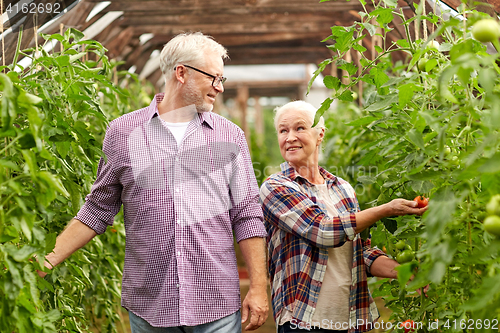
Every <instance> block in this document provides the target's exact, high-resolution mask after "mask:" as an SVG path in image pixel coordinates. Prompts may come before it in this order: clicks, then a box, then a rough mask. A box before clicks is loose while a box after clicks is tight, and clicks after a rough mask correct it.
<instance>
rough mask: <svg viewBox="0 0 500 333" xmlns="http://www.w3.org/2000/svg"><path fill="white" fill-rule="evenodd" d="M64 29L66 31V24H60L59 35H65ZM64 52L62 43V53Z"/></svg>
mask: <svg viewBox="0 0 500 333" xmlns="http://www.w3.org/2000/svg"><path fill="white" fill-rule="evenodd" d="M63 29H64V24H62V23H60V24H59V34H60V35H61V36H62V35H63ZM62 52H63V43H62V42H61V53H62Z"/></svg>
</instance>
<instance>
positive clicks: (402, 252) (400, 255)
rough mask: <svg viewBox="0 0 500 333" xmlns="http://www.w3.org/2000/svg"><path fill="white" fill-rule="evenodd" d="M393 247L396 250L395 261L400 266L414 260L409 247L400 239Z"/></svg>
mask: <svg viewBox="0 0 500 333" xmlns="http://www.w3.org/2000/svg"><path fill="white" fill-rule="evenodd" d="M394 247H395V248H396V252H397V254H396V261H397V262H398V263H400V264H404V263H406V262H410V261H412V260H413V259H414V258H415V253H414V252H413V250H412V248H411V246H410V245H408V244H406V242H405V241H404V240H402V239H400V240H398V241H397V242H396V243H395V244H394Z"/></svg>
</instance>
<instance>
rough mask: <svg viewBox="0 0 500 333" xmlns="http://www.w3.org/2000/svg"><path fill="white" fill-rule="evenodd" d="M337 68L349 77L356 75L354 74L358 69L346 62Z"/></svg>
mask: <svg viewBox="0 0 500 333" xmlns="http://www.w3.org/2000/svg"><path fill="white" fill-rule="evenodd" d="M338 67H339V68H340V69H343V70H345V71H347V73H349V75H351V76H352V75H354V74H356V72H357V71H358V67H357V66H355V65H354V64H352V63H350V62H346V63H344V64H342V65H340V66H338Z"/></svg>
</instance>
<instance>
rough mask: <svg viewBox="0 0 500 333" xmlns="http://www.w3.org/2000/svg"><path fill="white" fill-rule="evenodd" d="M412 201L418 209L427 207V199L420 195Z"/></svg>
mask: <svg viewBox="0 0 500 333" xmlns="http://www.w3.org/2000/svg"><path fill="white" fill-rule="evenodd" d="M413 201H415V202H416V203H417V207H418V208H424V207H427V205H428V204H429V198H426V197H424V196H422V195H419V196H418V197H416V198H415V199H413Z"/></svg>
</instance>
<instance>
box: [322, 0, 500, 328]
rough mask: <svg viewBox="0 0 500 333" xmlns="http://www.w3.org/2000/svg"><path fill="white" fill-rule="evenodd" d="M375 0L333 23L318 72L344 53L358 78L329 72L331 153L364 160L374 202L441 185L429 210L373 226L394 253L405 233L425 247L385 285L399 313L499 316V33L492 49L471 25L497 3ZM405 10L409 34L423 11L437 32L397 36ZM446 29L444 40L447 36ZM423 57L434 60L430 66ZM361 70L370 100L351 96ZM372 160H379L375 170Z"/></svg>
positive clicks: (347, 160)
mask: <svg viewBox="0 0 500 333" xmlns="http://www.w3.org/2000/svg"><path fill="white" fill-rule="evenodd" d="M362 3H363V5H366V3H365V2H364V1H362ZM371 5H372V6H373V8H374V9H373V10H371V11H369V10H367V9H366V10H365V11H362V12H360V13H359V14H360V16H361V22H357V23H356V24H354V25H353V26H350V27H338V26H335V27H332V34H331V36H329V37H328V38H326V39H325V41H326V40H332V41H333V42H334V44H333V45H329V46H328V48H330V49H331V50H332V51H333V52H334V53H335V55H334V56H333V57H332V58H330V59H326V60H325V61H324V62H322V63H321V64H320V66H319V69H318V71H317V72H316V73H315V74H316V75H318V74H319V73H321V71H323V70H324V68H325V67H326V66H327V65H328V64H331V63H333V64H336V66H337V67H338V68H342V69H344V70H346V71H347V72H348V76H347V77H346V79H348V82H347V83H346V82H345V81H342V80H340V79H339V78H335V77H331V76H326V77H325V85H326V86H327V87H328V88H330V89H332V97H331V98H329V99H327V100H326V101H325V103H324V105H325V107H322V108H320V110H319V112H318V114H317V118H319V116H320V115H321V114H323V113H324V116H325V117H326V118H327V119H326V122H327V127H329V125H330V126H331V128H330V131H329V132H330V133H332V132H333V134H328V138H327V139H328V140H327V141H328V142H327V146H326V149H325V155H326V156H325V163H324V164H326V165H327V166H328V165H336V166H337V167H344V168H345V167H347V166H351V167H353V168H354V170H356V172H355V173H354V174H352V175H351V177H352V180H351V179H349V177H348V180H350V181H354V184H356V182H357V184H358V186H360V187H361V188H362V189H363V195H362V196H361V197H360V200H361V201H362V202H363V201H364V202H368V203H370V204H377V205H381V204H384V203H387V202H389V201H390V200H392V199H394V198H397V197H403V198H407V199H410V200H411V199H413V198H414V197H415V196H416V195H421V194H422V195H425V196H427V197H430V204H429V210H428V212H426V214H425V215H424V216H423V217H422V218H418V217H413V216H407V217H398V218H393V219H385V220H384V221H382V222H381V223H378V224H377V225H376V227H374V228H372V230H371V231H372V236H373V243H374V244H375V245H378V246H379V247H385V248H386V251H387V252H388V253H389V254H390V255H395V252H394V249H393V247H394V243H395V242H396V240H398V239H399V240H401V239H403V240H405V241H406V243H407V244H411V246H412V247H413V250H415V251H416V257H417V260H416V261H413V262H411V263H407V264H404V265H402V266H400V268H399V276H400V279H399V281H386V280H383V281H381V282H380V283H379V286H380V287H379V289H378V290H377V291H375V292H374V296H384V297H385V300H386V305H387V306H388V307H389V308H390V309H391V310H392V311H393V314H392V319H395V320H398V321H403V320H406V319H413V320H414V321H416V322H423V323H431V322H434V321H435V320H438V321H439V323H440V329H442V330H443V331H463V330H464V328H463V327H460V325H458V326H455V327H445V326H442V325H444V324H445V323H446V322H447V320H448V322H449V320H457V321H460V320H462V319H482V320H484V319H488V320H490V321H491V320H493V319H495V320H498V319H499V312H498V310H497V309H498V308H500V288H499V286H500V283H499V282H500V274H498V273H499V269H500V266H499V264H500V261H499V254H500V252H499V250H500V241H499V240H498V239H497V238H494V237H493V236H491V235H489V234H487V233H485V232H484V229H483V226H482V221H483V219H484V217H485V203H486V202H488V200H489V198H490V197H491V196H492V195H494V194H497V193H499V192H500V182H499V179H500V177H499V176H500V151H499V146H500V140H499V139H500V137H499V127H500V89H499V87H500V85H499V83H500V69H499V67H498V63H499V62H498V58H499V53H498V51H499V49H498V47H499V45H498V42H497V41H495V42H494V45H495V47H496V50H495V48H492V50H493V51H489V50H488V49H487V45H485V44H482V43H480V42H478V41H476V40H474V39H473V38H472V37H471V33H470V30H471V26H472V24H473V23H474V22H476V21H477V20H479V19H482V18H484V17H486V15H485V14H483V13H479V12H476V11H474V10H469V9H467V8H466V7H465V6H463V5H462V6H461V7H460V8H461V9H460V10H461V13H460V14H461V15H462V17H466V18H467V20H466V21H465V22H464V21H461V20H460V19H459V18H455V17H450V18H449V19H444V18H443V17H438V16H436V15H434V14H433V13H429V14H428V15H424V14H423V13H422V8H420V7H417V11H416V15H415V16H414V17H412V18H410V19H407V18H406V17H405V16H404V15H403V13H402V12H401V11H399V10H398V9H396V3H395V2H394V3H392V2H391V1H383V2H380V3H378V4H377V3H375V2H373V3H371ZM395 18H398V20H399V21H398V22H402V26H403V27H404V29H405V31H406V32H407V33H406V36H411V34H410V33H409V31H410V24H411V27H414V26H415V22H414V21H417V22H418V24H419V25H421V24H422V23H425V24H426V25H425V26H426V27H430V31H428V35H429V36H428V38H427V39H425V40H424V39H417V40H415V39H412V38H408V39H401V40H398V41H396V42H391V41H389V39H387V33H388V32H389V31H390V30H392V29H394V25H395V24H396V23H394V22H393V20H394V19H395ZM398 24H399V23H398ZM377 31H378V34H380V36H381V38H382V40H383V43H382V45H383V46H382V47H378V46H377V47H376V48H375V49H376V51H377V54H376V56H375V59H370V58H368V57H367V56H366V55H365V51H364V48H363V47H360V45H359V44H358V40H360V39H362V38H364V37H365V36H367V35H370V36H373V35H375V34H376V33H377ZM421 35H422V33H421ZM424 36H426V35H425V34H424ZM435 39H437V40H439V41H440V45H439V47H437V48H436V44H435V43H432V41H433V40H435ZM489 47H490V48H491V45H490V46H489ZM351 50H356V51H359V52H361V53H360V54H361V60H360V62H359V64H357V63H355V62H352V63H348V62H346V61H345V60H344V59H343V58H344V55H345V54H346V53H347V52H351ZM395 52H399V53H400V54H406V55H407V56H406V61H404V62H395V61H393V59H392V56H391V55H392V54H393V53H395ZM420 59H425V62H423V61H422V62H421V63H420V65H421V66H420V67H421V68H420V69H419V68H418V66H417V63H418V62H419V60H420ZM358 66H360V68H358ZM357 73H360V74H359V75H358V74H357ZM359 82H363V84H364V91H365V94H364V96H363V101H364V105H363V108H362V109H358V108H357V107H356V106H354V105H353V104H349V100H350V99H351V98H352V95H353V91H354V90H355V87H356V85H357V84H358V83H359ZM335 100H338V101H341V102H340V103H339V107H338V109H337V110H335V111H329V110H328V109H329V106H330V104H331V103H332V102H333V101H335ZM339 119H342V120H343V124H342V123H339ZM332 129H333V131H332ZM370 169H373V170H374V171H373V172H369V173H368V174H367V173H366V170H370ZM357 190H358V192H359V189H357ZM414 272H416V276H415V279H413V280H412V282H410V283H409V284H408V285H407V282H408V281H409V279H410V277H411V275H412V274H413V273H414ZM427 284H430V286H431V289H430V291H429V293H428V297H424V296H423V295H422V296H419V295H418V294H417V293H416V289H417V288H420V287H422V286H425V285H427ZM473 330H474V331H477V332H480V331H483V330H486V329H485V327H481V328H480V327H477V326H474V327H473ZM423 331H428V326H427V324H426V325H424V327H423Z"/></svg>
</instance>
